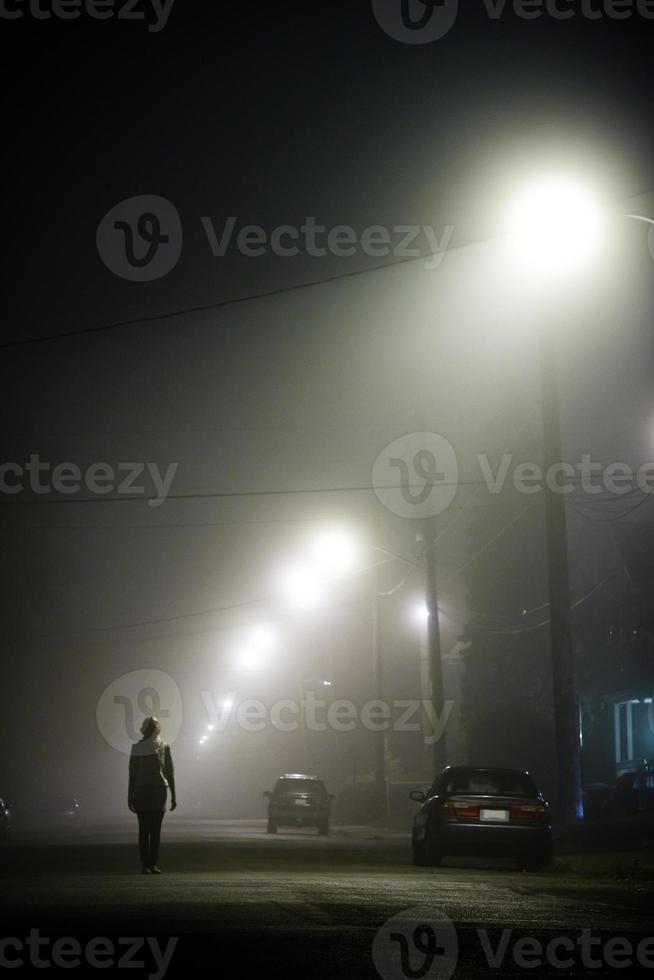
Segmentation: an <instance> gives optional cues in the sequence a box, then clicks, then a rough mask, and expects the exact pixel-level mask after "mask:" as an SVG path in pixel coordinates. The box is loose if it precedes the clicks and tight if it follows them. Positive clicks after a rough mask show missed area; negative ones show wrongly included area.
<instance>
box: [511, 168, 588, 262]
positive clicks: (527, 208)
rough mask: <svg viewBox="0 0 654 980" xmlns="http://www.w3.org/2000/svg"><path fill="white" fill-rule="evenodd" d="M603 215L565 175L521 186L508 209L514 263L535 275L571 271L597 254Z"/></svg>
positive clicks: (581, 187) (583, 187) (581, 186)
mask: <svg viewBox="0 0 654 980" xmlns="http://www.w3.org/2000/svg"><path fill="white" fill-rule="evenodd" d="M605 220H606V218H605V213H604V211H603V208H602V207H601V205H600V203H599V201H598V199H597V197H596V195H595V194H594V192H593V191H592V189H591V188H590V187H589V186H588V185H586V184H585V183H583V182H581V181H577V180H576V179H574V178H571V177H568V176H555V177H548V178H547V179H540V180H535V181H533V182H532V183H530V184H527V185H526V186H524V187H523V188H522V189H521V190H520V191H519V192H518V194H517V195H516V196H515V198H514V200H513V202H512V205H511V206H510V209H509V214H508V220H507V231H508V232H509V234H510V236H511V240H512V243H513V244H514V246H515V248H516V253H517V254H516V256H515V258H516V259H519V260H520V262H521V264H522V265H526V266H527V267H530V268H531V269H533V270H534V271H535V272H536V273H539V274H540V273H542V272H546V273H551V272H554V273H557V274H560V273H562V272H563V271H575V270H576V269H578V268H579V266H580V265H582V264H583V263H585V262H586V261H588V260H589V259H590V258H591V257H592V256H593V254H594V253H595V251H596V250H597V248H598V246H599V244H600V242H601V240H602V232H603V228H604V225H605Z"/></svg>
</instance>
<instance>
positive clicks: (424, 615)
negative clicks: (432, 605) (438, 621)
mask: <svg viewBox="0 0 654 980" xmlns="http://www.w3.org/2000/svg"><path fill="white" fill-rule="evenodd" d="M413 618H414V620H415V622H416V623H420V624H421V625H423V624H424V623H426V622H428V621H429V609H427V603H426V602H419V603H418V604H417V605H416V606H414V609H413Z"/></svg>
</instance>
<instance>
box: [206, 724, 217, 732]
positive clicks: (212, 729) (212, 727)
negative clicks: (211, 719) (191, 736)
mask: <svg viewBox="0 0 654 980" xmlns="http://www.w3.org/2000/svg"><path fill="white" fill-rule="evenodd" d="M215 728H216V726H215V725H207V731H208V732H213V731H214V730H215Z"/></svg>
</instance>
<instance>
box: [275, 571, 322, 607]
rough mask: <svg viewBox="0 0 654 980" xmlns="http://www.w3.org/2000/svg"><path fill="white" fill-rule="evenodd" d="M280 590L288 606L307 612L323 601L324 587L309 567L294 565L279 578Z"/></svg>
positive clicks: (320, 604)
mask: <svg viewBox="0 0 654 980" xmlns="http://www.w3.org/2000/svg"><path fill="white" fill-rule="evenodd" d="M281 591H282V593H283V595H284V596H285V597H286V600H287V602H288V603H289V604H290V606H291V607H292V608H293V609H295V610H297V611H303V612H308V611H311V610H314V609H318V608H319V607H320V606H322V605H323V603H324V602H325V598H326V595H325V587H324V585H323V583H322V582H321V580H320V579H319V578H318V577H317V576H316V575H315V574H314V572H313V571H312V570H311V569H310V568H304V567H302V566H295V567H293V568H290V569H288V570H287V571H286V572H285V573H284V575H283V576H282V578H281Z"/></svg>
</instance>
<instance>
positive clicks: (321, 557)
mask: <svg viewBox="0 0 654 980" xmlns="http://www.w3.org/2000/svg"><path fill="white" fill-rule="evenodd" d="M309 551H310V555H311V558H312V561H313V562H315V564H316V566H317V568H318V569H319V571H320V572H322V573H324V574H325V575H327V576H329V577H333V576H336V575H342V574H345V573H346V572H350V571H352V569H353V568H354V567H355V565H356V562H357V559H358V557H359V551H360V549H359V545H358V542H357V540H356V538H355V537H354V535H353V534H351V533H350V532H349V531H347V530H346V529H344V528H340V527H333V528H329V529H326V530H324V531H320V532H319V533H318V534H316V535H315V536H314V537H313V538H312V539H311V541H310V542H309Z"/></svg>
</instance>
